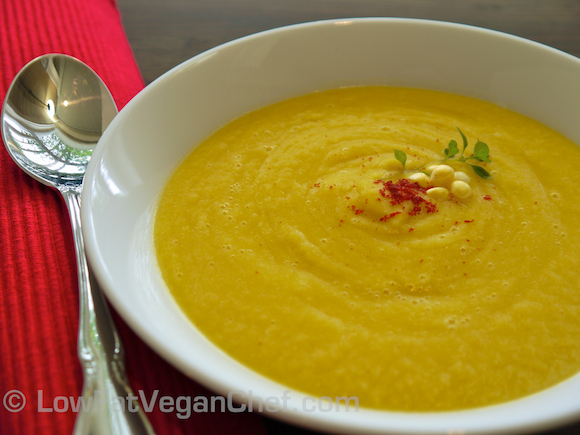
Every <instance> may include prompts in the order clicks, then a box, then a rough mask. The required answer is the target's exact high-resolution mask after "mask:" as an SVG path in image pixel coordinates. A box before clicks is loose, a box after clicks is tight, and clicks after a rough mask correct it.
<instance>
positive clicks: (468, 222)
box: [463, 219, 475, 224]
mask: <svg viewBox="0 0 580 435" xmlns="http://www.w3.org/2000/svg"><path fill="white" fill-rule="evenodd" d="M474 220H475V219H471V220H470V221H463V222H465V223H466V224H470V223H471V222H473V221H474Z"/></svg>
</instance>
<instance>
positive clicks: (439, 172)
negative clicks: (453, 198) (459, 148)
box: [430, 165, 455, 187]
mask: <svg viewBox="0 0 580 435" xmlns="http://www.w3.org/2000/svg"><path fill="white" fill-rule="evenodd" d="M454 172H455V171H454V170H453V168H452V167H451V166H448V165H437V166H436V167H435V169H433V172H432V173H431V179H430V182H431V184H432V185H433V186H438V187H441V186H446V185H449V184H451V181H453V174H454Z"/></svg>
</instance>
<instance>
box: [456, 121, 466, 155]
mask: <svg viewBox="0 0 580 435" xmlns="http://www.w3.org/2000/svg"><path fill="white" fill-rule="evenodd" d="M455 128H456V129H457V130H458V131H459V134H460V135H461V139H463V151H461V157H463V153H464V152H465V148H467V138H466V137H465V135H464V134H463V132H462V131H461V129H460V128H459V127H455Z"/></svg>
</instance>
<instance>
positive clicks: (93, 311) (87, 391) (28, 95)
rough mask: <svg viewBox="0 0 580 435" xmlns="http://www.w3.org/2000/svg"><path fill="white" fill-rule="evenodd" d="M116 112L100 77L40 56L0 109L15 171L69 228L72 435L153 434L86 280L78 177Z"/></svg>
mask: <svg viewBox="0 0 580 435" xmlns="http://www.w3.org/2000/svg"><path fill="white" fill-rule="evenodd" d="M116 114H117V107H116V105H115V102H114V100H113V97H112V96H111V94H110V92H109V90H108V89H107V88H106V86H105V84H104V83H103V82H102V81H101V79H100V78H99V76H97V74H96V73H95V72H94V71H93V70H92V69H90V68H89V67H88V66H87V65H85V64H84V63H82V62H81V61H79V60H77V59H75V58H73V57H70V56H66V55H62V54H47V55H44V56H40V57H38V58H36V59H34V60H32V61H31V62H30V63H28V64H27V65H26V66H25V67H24V68H23V69H22V70H21V71H20V72H19V73H18V75H17V76H16V77H15V78H14V81H13V82H12V85H11V86H10V89H8V93H7V94H6V99H5V101H4V106H3V107H2V118H1V119H2V137H3V139H4V144H5V145H6V148H7V150H8V153H9V154H10V156H11V157H12V159H13V160H14V161H15V162H16V164H17V165H18V166H20V168H22V169H23V170H24V171H25V172H26V173H28V174H29V175H30V176H32V177H33V178H35V179H36V180H38V181H40V182H41V183H43V184H46V185H47V186H51V187H53V188H55V189H56V190H58V191H59V192H60V193H61V195H62V197H63V198H64V200H65V202H66V205H67V208H68V211H69V214H70V218H71V224H72V229H73V236H74V241H75V249H76V256H77V267H78V275H79V292H80V297H79V300H80V308H79V310H80V324H79V336H78V356H79V360H80V362H81V365H82V367H83V372H84V385H83V395H82V402H81V404H82V405H84V406H81V407H80V409H79V412H78V414H77V419H76V422H75V429H74V433H75V434H102V435H110V434H153V433H154V431H153V428H152V427H151V424H150V423H149V421H148V420H147V417H146V416H145V413H144V412H143V410H142V409H141V407H139V405H138V402H137V398H136V396H135V395H133V393H132V391H131V387H130V386H129V382H128V380H127V376H126V373H125V355H124V350H123V346H122V344H121V340H120V338H119V335H118V333H117V330H116V328H115V325H114V323H113V319H112V318H111V314H110V312H109V309H108V306H107V303H106V302H105V299H104V296H103V294H102V292H101V290H100V289H99V288H98V287H97V286H96V285H95V284H94V283H91V281H90V279H89V268H88V266H87V260H86V256H85V251H84V244H83V237H82V233H81V220H80V205H81V189H82V186H83V177H84V174H85V170H86V167H87V164H88V162H89V159H90V158H91V153H92V151H93V148H94V147H95V145H96V144H97V142H98V140H99V138H100V137H101V135H102V133H103V132H104V130H105V128H106V127H107V126H108V125H109V123H110V122H111V120H112V119H113V118H114V117H115V115H116Z"/></svg>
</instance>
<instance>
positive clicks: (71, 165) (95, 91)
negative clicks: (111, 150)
mask: <svg viewBox="0 0 580 435" xmlns="http://www.w3.org/2000/svg"><path fill="white" fill-rule="evenodd" d="M87 113H88V114H90V116H87ZM116 114H117V108H116V106H115V102H114V100H113V97H112V96H111V94H110V92H109V90H108V89H107V87H106V86H105V85H104V83H103V82H102V81H101V80H100V78H99V77H98V76H97V75H96V74H95V73H94V71H92V70H91V69H90V68H89V67H88V66H87V65H86V64H84V63H82V62H80V61H78V60H77V59H75V58H73V57H71V56H66V55H60V54H49V55H45V56H41V57H39V58H36V59H34V60H33V61H31V62H30V63H29V64H28V65H26V66H25V67H24V68H23V70H22V71H21V72H20V74H19V75H18V76H17V77H16V79H15V80H14V82H13V84H12V86H11V87H10V89H9V91H8V93H7V97H6V102H5V105H4V111H3V116H2V130H3V135H4V140H5V144H6V148H7V149H8V152H9V153H10V155H11V156H12V158H13V159H14V161H15V162H16V163H17V164H18V165H19V166H20V167H21V168H22V169H23V170H24V171H26V172H27V173H29V174H30V175H31V176H33V177H34V178H35V179H36V180H38V181H40V182H41V183H44V184H46V185H49V186H52V187H57V188H58V186H59V185H60V184H62V183H68V184H67V186H70V185H76V186H80V185H82V180H83V177H84V173H85V170H86V166H87V164H88V162H89V160H90V157H91V154H92V151H93V149H94V147H95V145H96V144H97V142H98V140H99V138H100V137H101V135H102V134H103V132H104V131H105V128H106V127H107V126H108V125H109V123H110V122H111V121H112V120H113V118H114V117H115V115H116Z"/></svg>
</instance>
